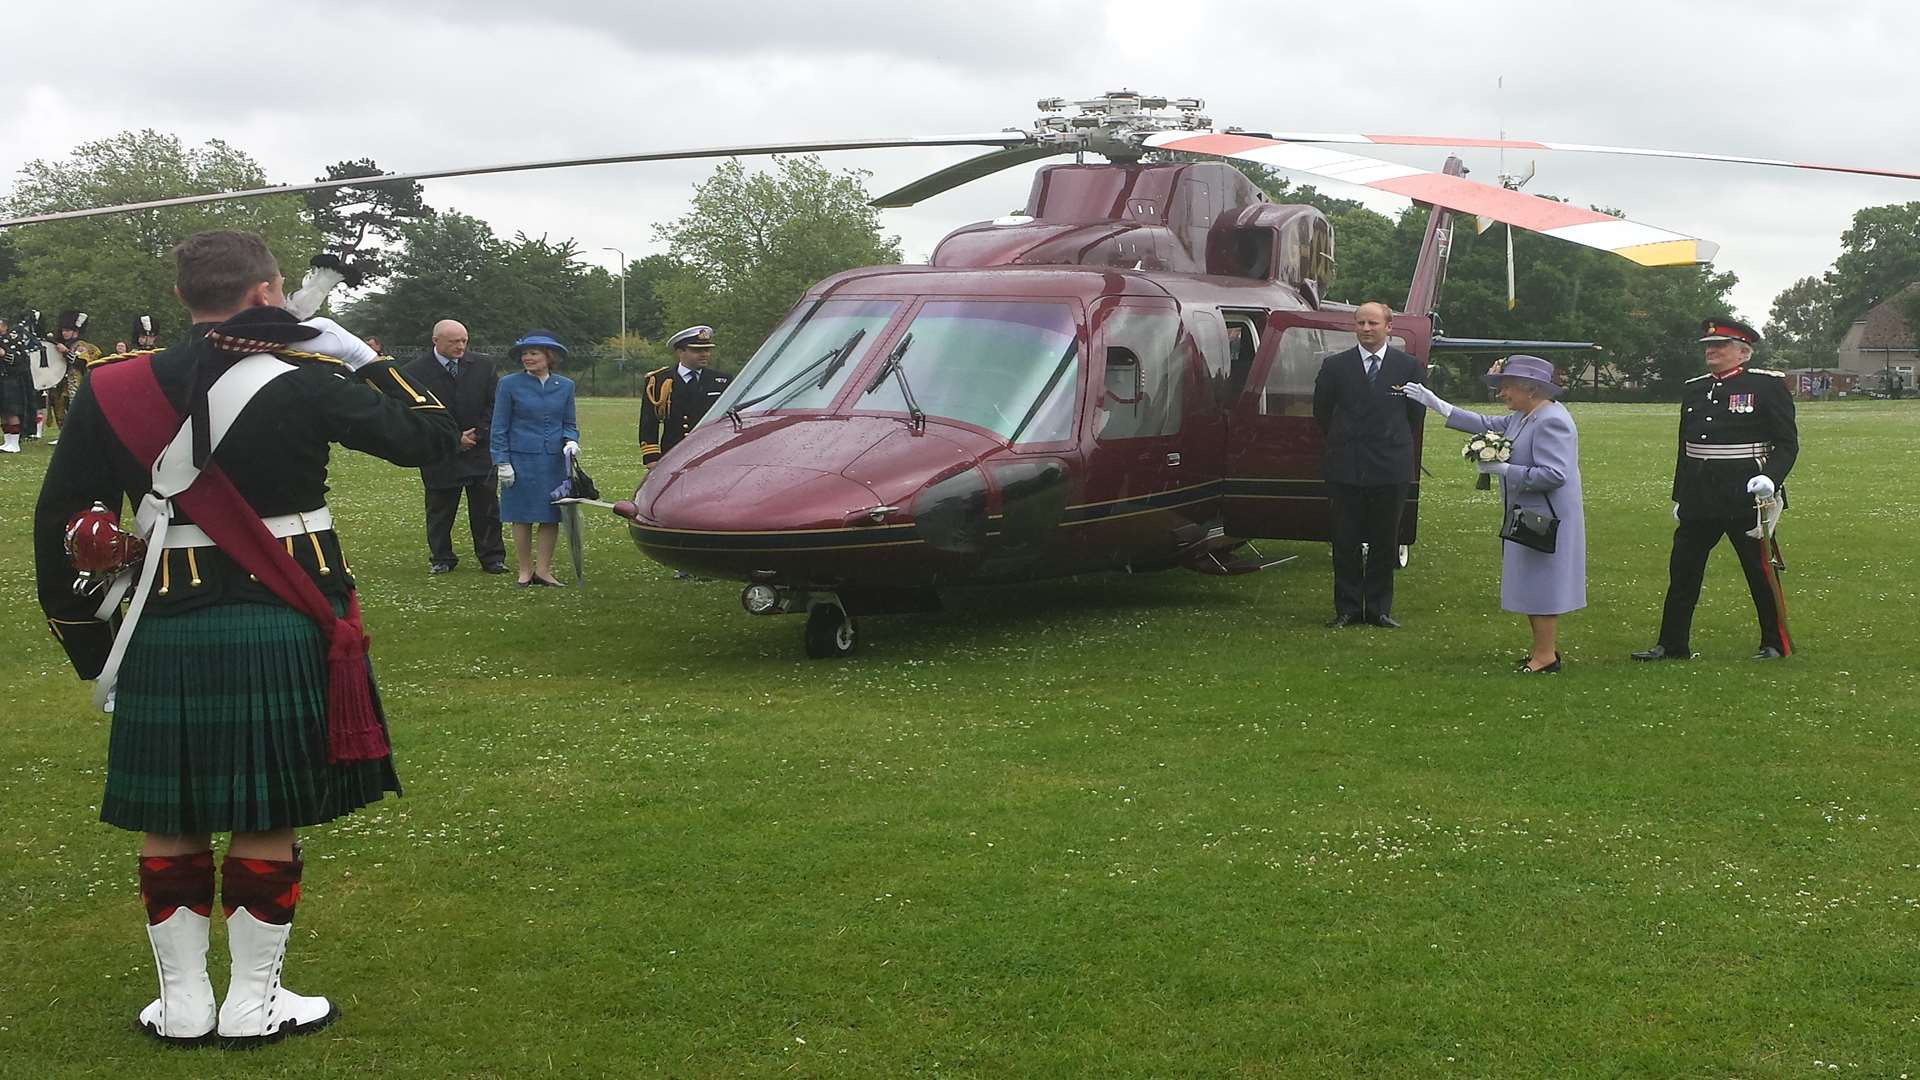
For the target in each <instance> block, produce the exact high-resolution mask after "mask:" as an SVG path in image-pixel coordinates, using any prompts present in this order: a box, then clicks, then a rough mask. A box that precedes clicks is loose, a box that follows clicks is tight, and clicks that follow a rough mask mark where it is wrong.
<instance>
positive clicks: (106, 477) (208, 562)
mask: <svg viewBox="0 0 1920 1080" xmlns="http://www.w3.org/2000/svg"><path fill="white" fill-rule="evenodd" d="M210 328H211V327H210V325H209V324H205V323H202V324H199V325H196V326H194V327H193V328H192V330H190V331H189V332H188V334H187V339H186V340H187V343H186V344H183V345H176V346H174V347H172V348H169V349H166V350H164V351H162V352H159V353H156V354H154V355H153V360H152V363H153V369H154V376H155V378H156V379H158V381H159V383H160V389H161V391H162V392H163V393H165V395H166V397H167V400H168V402H170V403H171V404H172V405H173V407H174V408H175V409H176V410H178V411H179V413H180V415H181V416H182V417H184V416H185V415H186V407H187V397H188V393H189V390H190V384H191V382H192V379H193V374H194V371H195V369H196V366H197V365H198V364H201V363H206V364H224V363H228V362H230V360H223V359H222V358H221V354H217V353H215V351H214V350H213V349H212V348H211V347H210V346H208V345H207V343H206V333H207V331H208V330H209V329H210ZM135 355H138V354H135ZM109 362H114V361H109ZM119 362H129V361H119ZM458 439H459V429H458V428H457V427H455V426H454V419H453V417H452V415H451V414H449V413H448V412H447V410H446V408H445V407H444V406H442V405H441V404H440V402H439V400H438V399H437V398H435V397H434V396H433V395H432V393H430V392H428V391H427V390H425V389H424V388H421V387H418V386H415V385H414V384H413V383H411V382H410V381H408V380H407V379H405V378H404V377H403V376H402V375H401V374H400V373H399V371H398V370H397V369H396V368H395V367H394V365H393V363H392V362H391V361H385V360H382V361H377V362H375V363H372V364H368V365H366V366H365V367H362V368H361V369H360V370H359V371H358V372H348V371H347V369H346V367H345V366H344V365H341V364H338V363H334V362H329V361H324V360H313V361H307V362H302V363H300V364H299V367H298V368H297V369H296V370H294V371H292V372H290V373H288V374H286V375H283V376H281V377H280V378H277V379H275V380H273V381H272V382H270V383H268V384H267V385H266V386H265V387H264V388H262V389H261V390H260V392H259V393H258V394H257V395H255V397H254V399H253V400H252V402H251V403H249V404H248V405H247V407H246V408H245V409H244V410H243V411H242V412H241V413H240V415H239V416H238V418H236V419H235V420H234V422H233V426H232V427H231V428H230V429H229V430H228V432H227V436H226V438H225V440H223V441H222V442H221V444H220V445H219V447H218V448H216V449H215V450H214V453H213V463H214V464H217V465H219V466H220V468H221V470H222V471H223V472H224V473H226V475H227V478H228V479H230V480H232V481H233V485H234V487H236V488H238V489H239V491H240V494H241V495H242V496H243V497H244V498H245V499H246V500H247V504H248V505H249V506H251V507H252V508H253V510H254V512H255V513H257V514H259V515H260V516H261V517H271V516H273V515H276V514H289V513H293V512H295V511H307V510H317V509H319V508H320V507H321V506H322V505H324V504H325V503H326V496H327V457H328V453H329V444H331V443H336V442H337V443H339V444H341V445H342V446H346V447H350V448H352V449H355V450H361V451H364V452H366V453H369V454H373V455H375V456H377V457H382V458H385V459H387V460H388V461H391V462H393V463H394V464H396V465H416V466H417V465H424V464H426V463H427V462H430V461H433V460H436V459H438V458H442V457H445V456H447V455H449V454H451V453H453V450H454V447H455V446H456V445H457V443H458ZM149 468H150V465H149V464H148V463H143V462H139V461H136V460H135V459H134V457H133V455H132V454H131V453H129V452H128V450H127V448H126V447H125V446H123V445H122V444H121V443H120V440H119V439H118V438H117V437H115V435H114V434H113V431H112V429H111V428H110V427H109V426H108V424H107V419H106V416H105V414H104V413H102V411H101V409H100V406H99V404H98V403H97V402H96V401H95V400H94V397H93V381H92V380H91V379H89V380H87V381H86V382H85V383H84V384H82V386H81V389H80V393H79V394H78V396H76V397H75V399H74V402H73V407H72V409H71V410H70V411H69V412H68V413H67V424H66V427H65V428H63V429H62V430H61V432H60V443H59V445H58V446H56V447H55V448H54V454H53V461H52V462H51V463H50V464H49V465H48V467H47V476H46V479H45V481H44V482H43V483H42V485H41V488H40V500H39V503H38V505H36V507H35V508H34V518H33V549H34V563H35V568H36V571H37V574H38V578H39V589H40V606H41V607H42V608H43V609H44V610H45V611H46V613H47V621H48V625H49V626H50V627H51V628H52V630H53V633H54V636H55V637H57V638H59V639H60V642H61V644H62V645H63V646H64V647H65V648H66V650H67V655H68V657H69V658H70V659H71V660H72V661H73V665H74V668H75V669H76V670H77V671H78V672H79V673H80V677H81V678H86V679H90V678H93V677H94V676H96V675H98V674H99V672H100V668H101V667H102V665H104V664H105V663H106V658H107V652H108V649H109V647H110V646H111V643H112V627H111V626H110V624H108V623H106V622H102V621H100V620H97V619H95V618H94V617H93V613H94V609H95V608H96V607H97V606H98V604H99V598H98V597H97V596H79V595H76V594H75V593H74V592H73V590H72V582H73V576H74V574H73V567H72V565H71V564H70V563H69V562H68V560H67V555H66V550H65V543H64V541H65V536H64V533H65V529H66V523H67V520H68V518H70V517H71V516H72V515H74V514H75V513H78V512H79V511H82V510H85V509H87V508H88V507H90V506H92V505H93V504H94V503H95V502H96V501H98V502H101V503H104V504H105V505H106V506H107V508H108V509H110V510H113V509H121V508H122V506H123V503H126V504H130V505H131V506H133V507H136V508H137V507H138V505H139V501H140V499H141V498H143V497H144V496H145V495H146V493H147V491H148V490H149V489H150V487H151V483H152V476H151V474H150V472H149ZM174 520H175V521H176V522H181V521H186V520H187V517H186V515H185V514H184V513H179V512H176V516H175V518H174ZM122 521H123V522H124V523H125V524H126V525H127V526H128V527H131V526H132V514H131V513H128V512H123V513H122ZM290 539H291V541H292V543H291V545H290V546H291V549H292V554H293V557H294V561H295V562H297V563H299V564H300V566H301V567H302V568H304V569H305V570H306V571H307V573H308V576H310V577H311V578H312V579H313V581H314V584H315V585H317V586H318V587H319V589H320V592H321V594H322V595H325V596H329V597H344V596H346V595H347V594H348V593H349V592H351V591H352V589H353V579H352V576H351V572H350V570H349V568H348V566H347V562H346V558H345V556H344V555H343V554H342V552H341V549H340V539H339V537H338V535H336V534H335V533H334V532H333V531H332V530H328V531H325V532H316V533H309V534H303V535H300V536H296V537H291V538H290ZM164 559H165V561H164V562H162V564H161V568H160V572H159V576H158V577H156V578H155V580H154V589H153V594H152V595H151V596H149V597H148V599H147V612H148V613H149V614H155V615H161V614H170V613H179V612H182V611H189V610H193V609H195V608H200V607H206V606H209V605H212V604H228V603H257V604H278V603H281V601H280V599H279V598H278V597H277V596H275V595H274V594H273V593H272V592H271V591H270V590H268V589H267V588H266V587H265V586H263V585H261V584H259V583H258V582H256V581H253V580H251V579H250V577H249V575H248V574H247V572H246V571H245V570H242V569H241V568H240V567H239V565H238V564H236V563H234V562H232V561H230V560H229V559H228V558H227V557H226V556H224V555H222V554H221V553H220V550H219V549H218V548H214V547H202V548H180V549H174V550H171V551H168V552H167V553H166V555H165V557H164Z"/></svg>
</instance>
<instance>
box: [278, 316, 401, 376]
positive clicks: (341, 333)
mask: <svg viewBox="0 0 1920 1080" xmlns="http://www.w3.org/2000/svg"><path fill="white" fill-rule="evenodd" d="M300 325H302V326H311V327H313V328H315V329H317V330H319V331H320V336H319V337H317V338H313V339H312V340H309V341H298V342H295V343H294V345H293V347H294V348H296V349H299V350H300V351H301V352H314V353H320V354H321V355H323V356H331V357H333V358H334V359H336V360H338V361H340V362H341V363H343V364H345V365H347V370H348V371H359V370H360V369H361V368H363V367H365V366H367V365H368V364H371V363H373V362H374V361H375V360H378V359H380V357H379V356H377V355H376V354H375V353H374V351H373V350H372V349H371V348H369V347H368V346H367V343H366V342H364V341H361V340H360V339H359V338H358V337H355V336H354V335H353V334H350V333H348V332H347V328H346V327H344V326H341V325H340V324H339V323H337V322H334V321H333V320H332V319H328V318H324V317H323V318H316V319H308V320H307V321H306V322H303V323H301V324H300Z"/></svg>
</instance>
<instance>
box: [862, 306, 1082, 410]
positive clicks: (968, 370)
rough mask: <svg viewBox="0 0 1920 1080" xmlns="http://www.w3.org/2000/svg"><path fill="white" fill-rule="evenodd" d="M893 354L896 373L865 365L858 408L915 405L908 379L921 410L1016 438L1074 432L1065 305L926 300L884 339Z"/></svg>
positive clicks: (1073, 347) (1071, 328) (1072, 359)
mask: <svg viewBox="0 0 1920 1080" xmlns="http://www.w3.org/2000/svg"><path fill="white" fill-rule="evenodd" d="M909 339H911V340H909ZM903 344H904V346H905V350H906V351H905V352H899V350H900V349H901V348H902V345H903ZM896 353H897V354H898V359H897V361H895V363H896V364H897V366H898V368H899V372H898V373H895V372H894V371H893V370H892V369H891V368H890V367H889V368H878V369H875V370H874V371H872V372H869V373H868V374H867V375H866V376H865V377H866V378H867V379H868V380H869V383H868V385H867V388H866V389H865V390H864V391H863V392H862V393H861V394H860V396H858V397H856V398H855V399H854V400H853V408H854V409H856V410H860V411H877V412H888V413H909V412H911V411H912V410H911V408H910V407H909V405H908V402H907V398H908V396H909V395H908V393H905V392H903V391H902V388H901V383H902V382H903V381H904V382H905V383H906V385H907V387H908V389H909V390H910V393H911V397H912V398H913V404H915V405H918V406H919V407H920V410H921V411H922V412H924V413H925V414H926V415H927V416H930V417H944V418H946V419H949V420H957V421H959V422H961V423H964V424H971V425H973V426H975V427H979V428H984V429H986V430H987V431H990V432H992V433H993V434H995V435H998V436H1000V437H1001V438H1003V439H1006V440H1007V441H1008V442H1010V443H1013V444H1015V445H1030V444H1036V443H1057V442H1065V441H1068V440H1071V439H1072V438H1073V420H1074V402H1075V401H1076V400H1077V398H1078V395H1079V386H1080V383H1079V359H1080V344H1079V325H1078V323H1077V322H1076V321H1075V319H1074V312H1073V308H1072V307H1070V306H1069V305H1067V304H1064V303H1053V302H1045V301H1019V300H929V301H927V302H926V303H925V304H924V305H922V306H921V308H920V311H919V314H917V315H915V316H914V317H913V321H912V322H910V323H908V324H907V328H906V331H905V332H904V333H903V334H901V336H900V337H899V338H898V339H896V340H895V341H894V342H893V344H892V345H891V346H890V348H889V355H890V356H891V355H894V354H896ZM901 375H904V376H905V379H904V380H903V379H901V377H900V376H901Z"/></svg>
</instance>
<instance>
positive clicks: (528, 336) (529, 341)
mask: <svg viewBox="0 0 1920 1080" xmlns="http://www.w3.org/2000/svg"><path fill="white" fill-rule="evenodd" d="M535 348H538V349H552V350H553V351H554V352H557V353H559V354H560V355H561V356H563V357H564V356H566V355H567V347H566V346H565V345H562V344H560V339H559V338H557V337H554V336H553V331H551V330H529V331H527V332H526V333H524V334H522V335H520V340H519V341H516V342H514V343H513V347H512V348H511V349H508V350H507V359H509V360H512V361H513V362H514V363H516V364H517V363H519V362H520V353H521V351H522V350H525V349H535Z"/></svg>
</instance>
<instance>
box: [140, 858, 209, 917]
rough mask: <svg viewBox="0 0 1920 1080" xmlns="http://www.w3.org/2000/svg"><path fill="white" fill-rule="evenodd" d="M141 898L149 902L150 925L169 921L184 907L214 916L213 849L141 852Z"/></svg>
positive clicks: (145, 902) (142, 900)
mask: <svg viewBox="0 0 1920 1080" xmlns="http://www.w3.org/2000/svg"><path fill="white" fill-rule="evenodd" d="M140 902H141V903H143V904H145V905H146V906H147V925H149V926H156V925H158V924H160V923H163V922H166V921H167V920H168V919H170V918H172V917H173V913H174V912H175V911H178V910H180V909H181V908H189V909H191V910H192V911H194V912H195V913H196V914H199V915H206V916H211V915H212V914H213V852H211V851H196V852H194V853H193V854H191V855H143V856H141V857H140Z"/></svg>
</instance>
